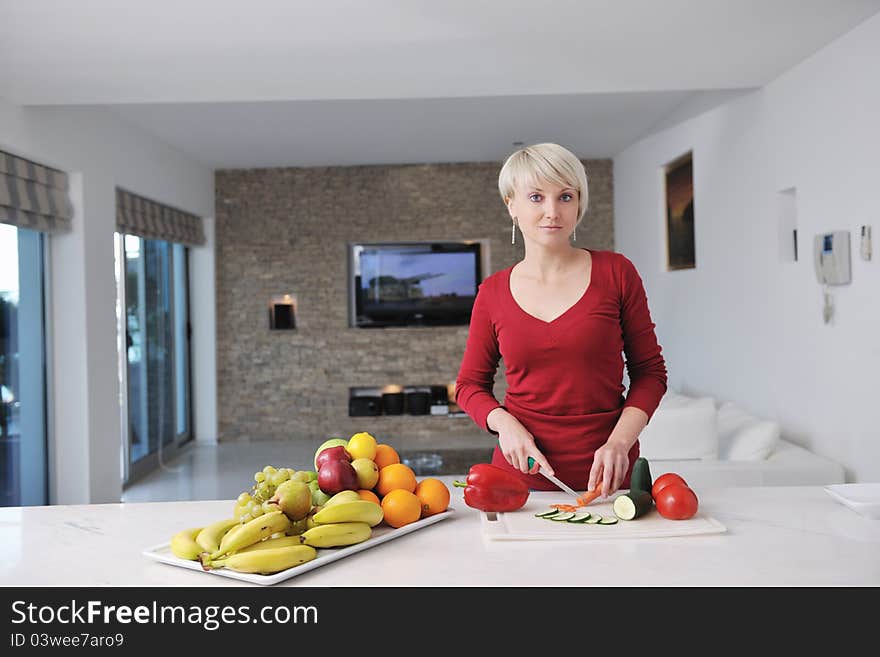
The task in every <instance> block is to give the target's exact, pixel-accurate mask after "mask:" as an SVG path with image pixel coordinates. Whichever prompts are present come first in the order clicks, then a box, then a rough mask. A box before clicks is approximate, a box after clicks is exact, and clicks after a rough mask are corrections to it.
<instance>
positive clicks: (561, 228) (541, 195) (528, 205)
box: [507, 178, 578, 246]
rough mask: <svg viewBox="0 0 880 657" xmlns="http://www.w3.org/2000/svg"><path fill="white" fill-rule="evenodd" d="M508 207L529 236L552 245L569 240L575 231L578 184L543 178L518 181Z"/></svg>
mask: <svg viewBox="0 0 880 657" xmlns="http://www.w3.org/2000/svg"><path fill="white" fill-rule="evenodd" d="M507 209H508V211H509V212H510V216H511V217H516V221H517V224H518V225H519V228H520V230H521V231H522V234H523V236H524V237H525V238H526V239H528V240H532V241H534V242H538V243H539V244H544V245H547V246H552V245H554V244H559V243H565V242H567V241H568V238H569V237H570V236H571V234H572V232H573V231H574V227H575V224H576V223H577V218H578V193H577V190H576V189H575V188H574V187H565V186H563V187H560V186H559V185H556V184H554V183H551V182H549V181H547V180H543V179H541V178H539V179H537V180H536V181H535V182H534V183H531V182H529V181H526V182H524V183H517V185H516V187H515V188H514V195H513V198H512V199H508V201H507Z"/></svg>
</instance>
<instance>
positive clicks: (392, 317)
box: [349, 241, 483, 328]
mask: <svg viewBox="0 0 880 657" xmlns="http://www.w3.org/2000/svg"><path fill="white" fill-rule="evenodd" d="M481 247H482V245H481V244H480V242H473V241H469V242H383V243H372V244H351V245H350V247H349V271H350V272H351V276H350V282H349V289H350V314H351V318H352V321H351V325H352V326H356V327H360V328H383V327H388V326H454V325H459V324H465V325H466V324H468V323H469V322H470V319H471V309H472V308H473V305H474V297H475V296H476V294H477V287H478V286H479V284H480V282H481V281H482V280H483V277H482V266H481V264H482V257H481V256H482V251H481Z"/></svg>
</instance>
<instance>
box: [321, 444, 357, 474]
mask: <svg viewBox="0 0 880 657" xmlns="http://www.w3.org/2000/svg"><path fill="white" fill-rule="evenodd" d="M328 461H348V462H351V454H349V453H348V450H347V449H345V447H344V446H343V445H336V446H335V447H328V448H327V449H322V450H321V451H320V452H318V455H317V456H316V457H315V468H316V469H317V470H318V472H320V471H321V466H322V465H324V464H325V463H327V462H328Z"/></svg>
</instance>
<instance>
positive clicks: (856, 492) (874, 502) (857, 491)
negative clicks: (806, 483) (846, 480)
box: [825, 484, 880, 518]
mask: <svg viewBox="0 0 880 657" xmlns="http://www.w3.org/2000/svg"><path fill="white" fill-rule="evenodd" d="M825 492H827V493H828V494H829V495H830V496H831V497H833V498H834V499H835V500H837V501H838V502H840V503H841V504H843V505H844V506H848V507H849V508H850V509H852V510H853V511H855V512H856V513H860V514H861V515H863V516H866V517H868V518H880V484H834V485H832V486H825Z"/></svg>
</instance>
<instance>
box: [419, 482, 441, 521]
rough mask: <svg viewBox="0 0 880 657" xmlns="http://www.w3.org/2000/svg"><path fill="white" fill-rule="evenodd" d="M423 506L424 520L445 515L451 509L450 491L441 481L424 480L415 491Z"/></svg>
mask: <svg viewBox="0 0 880 657" xmlns="http://www.w3.org/2000/svg"><path fill="white" fill-rule="evenodd" d="M415 495H416V497H418V498H419V502H420V503H421V505H422V518H427V517H428V516H433V515H434V514H435V513H443V512H444V511H446V509H447V508H448V507H449V489H448V488H447V487H446V484H444V483H443V482H442V481H440V480H439V479H434V478H429V479H422V480H421V481H420V482H419V483H418V485H416V490H415Z"/></svg>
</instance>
